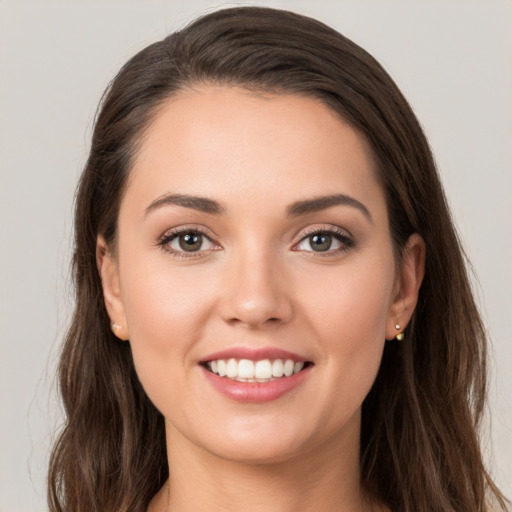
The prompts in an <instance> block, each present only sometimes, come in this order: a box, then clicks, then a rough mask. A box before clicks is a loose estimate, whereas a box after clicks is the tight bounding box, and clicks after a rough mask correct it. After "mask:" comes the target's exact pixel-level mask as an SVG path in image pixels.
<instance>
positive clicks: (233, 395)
mask: <svg viewBox="0 0 512 512" xmlns="http://www.w3.org/2000/svg"><path fill="white" fill-rule="evenodd" d="M231 353H232V352H230V354H231ZM214 355H215V356H216V357H215V358H213V359H217V354H214ZM218 359H223V358H222V357H218ZM247 359H250V358H247ZM276 359H279V357H276ZM283 359H284V357H283ZM288 359H293V357H289V358H288ZM311 368H312V367H311V366H310V367H307V368H305V369H304V370H302V371H301V372H299V373H297V374H295V375H292V376H291V377H281V378H278V379H276V380H273V381H271V382H264V383H263V382H238V381H236V380H232V379H229V378H227V377H220V376H219V375H216V374H215V373H212V372H211V371H209V370H207V369H206V368H205V367H203V366H202V367H201V369H202V371H203V373H204V376H205V377H206V379H207V380H208V382H209V383H210V384H211V385H212V386H213V387H214V388H215V389H216V390H217V391H218V392H220V393H221V394H223V395H224V396H226V397H228V398H230V399H231V400H234V401H236V402H245V403H262V402H270V401H272V400H277V399H278V398H279V397H281V396H283V395H284V394H285V393H288V392H289V391H291V390H292V389H294V388H296V387H297V386H299V385H300V384H301V383H302V382H304V380H305V379H307V377H308V376H309V374H310V370H311Z"/></svg>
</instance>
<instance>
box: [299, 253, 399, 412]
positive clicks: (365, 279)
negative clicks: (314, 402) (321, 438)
mask: <svg viewBox="0 0 512 512" xmlns="http://www.w3.org/2000/svg"><path fill="white" fill-rule="evenodd" d="M314 277H315V276H310V279H311V278H314ZM320 277H321V276H319V275H317V276H316V278H317V279H316V282H318V283H320V282H323V283H324V285H323V286H317V287H311V286H310V285H309V286H308V285H307V283H304V285H303V295H304V296H309V299H308V301H307V303H303V308H304V311H305V312H306V311H308V312H309V314H308V319H309V323H310V325H312V326H313V329H314V335H315V336H316V338H317V339H318V340H319V344H320V349H321V351H322V358H323V361H324V362H325V365H326V369H327V371H328V375H329V379H330V381H331V383H332V382H336V385H335V386H333V389H336V390H337V392H336V393H335V396H334V397H331V398H333V400H334V401H333V403H332V406H333V407H340V406H342V408H344V409H345V410H352V409H354V408H356V407H357V406H358V405H360V403H361V402H362V401H363V400H364V398H365V396H366V394H367V393H368V391H369V390H370V388H371V386H372V384H373V381H374V379H375V377H376V375H377V372H378V369H379V366H380V361H381V358H382V351H383V348H384V343H385V336H386V325H387V319H388V316H389V312H390V307H391V297H392V290H393V283H394V263H393V259H392V258H389V259H385V260H383V259H380V260H378V261H373V262H372V263H371V264H368V262H367V261H364V262H363V261H361V265H350V266H349V265H347V266H346V267H343V266H340V268H339V269H338V272H332V274H331V275H330V276H329V279H324V280H320ZM306 288H307V290H306ZM305 314H307V313H305ZM326 396H327V395H326Z"/></svg>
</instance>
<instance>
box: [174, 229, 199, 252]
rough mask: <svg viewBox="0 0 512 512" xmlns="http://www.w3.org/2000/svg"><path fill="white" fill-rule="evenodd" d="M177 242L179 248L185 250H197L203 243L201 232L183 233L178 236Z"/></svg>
mask: <svg viewBox="0 0 512 512" xmlns="http://www.w3.org/2000/svg"><path fill="white" fill-rule="evenodd" d="M178 243H179V246H180V248H181V249H183V250H184V251H187V252H194V251H199V250H200V249H201V246H202V245H203V235H202V234H201V233H193V232H191V233H184V234H182V235H179V236H178Z"/></svg>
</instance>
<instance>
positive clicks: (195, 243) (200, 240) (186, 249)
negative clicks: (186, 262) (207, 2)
mask: <svg viewBox="0 0 512 512" xmlns="http://www.w3.org/2000/svg"><path fill="white" fill-rule="evenodd" d="M159 245H160V246H161V247H162V248H163V249H164V250H166V251H168V252H169V253H171V254H172V255H173V256H177V257H185V258H186V257H193V256H199V253H201V252H204V251H210V250H215V249H217V248H218V246H217V245H216V244H214V243H213V242H212V240H210V238H208V237H207V236H206V235H205V234H204V233H201V232H200V231H198V230H196V229H183V230H178V231H173V232H171V233H168V234H166V235H165V236H164V237H163V238H162V240H161V241H160V243H159Z"/></svg>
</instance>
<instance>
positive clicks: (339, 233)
mask: <svg viewBox="0 0 512 512" xmlns="http://www.w3.org/2000/svg"><path fill="white" fill-rule="evenodd" d="M184 234H198V235H202V236H204V237H205V238H206V239H208V240H209V241H210V242H211V243H212V244H214V245H215V242H213V241H212V239H211V237H210V236H209V235H208V234H207V233H206V232H205V231H204V230H202V229H201V228H198V227H194V228H177V229H174V230H172V231H170V232H167V233H166V234H165V235H164V236H162V238H161V239H160V240H159V242H158V244H157V245H158V246H159V247H160V248H161V249H162V250H163V251H165V252H166V253H167V254H170V255H171V256H172V257H174V258H201V257H203V255H202V253H203V252H205V251H204V250H203V251H193V252H192V251H191V252H186V251H177V250H175V249H172V248H170V247H169V244H170V243H171V242H172V241H173V240H174V239H176V238H177V237H179V236H180V235H184ZM312 235H329V236H332V237H333V238H335V239H336V240H337V241H338V242H340V243H341V244H342V245H341V247H339V248H337V249H329V250H327V251H304V252H310V253H313V254H315V257H320V258H328V257H332V256H334V255H337V254H341V253H344V252H347V251H348V250H350V249H351V248H352V247H354V245H355V243H354V240H353V239H352V238H351V236H350V235H349V234H347V232H346V231H344V230H342V229H340V228H336V227H329V228H323V229H322V228H320V229H319V228H312V229H310V230H309V231H308V230H307V231H306V232H305V233H304V234H303V235H302V238H301V239H300V240H299V242H297V243H296V244H295V245H294V247H296V246H297V245H299V244H301V243H302V242H304V241H305V240H306V239H307V238H308V237H310V236H312ZM210 250H211V249H210ZM213 250H217V249H213ZM295 250H296V251H297V252H299V251H298V250H297V249H295Z"/></svg>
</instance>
